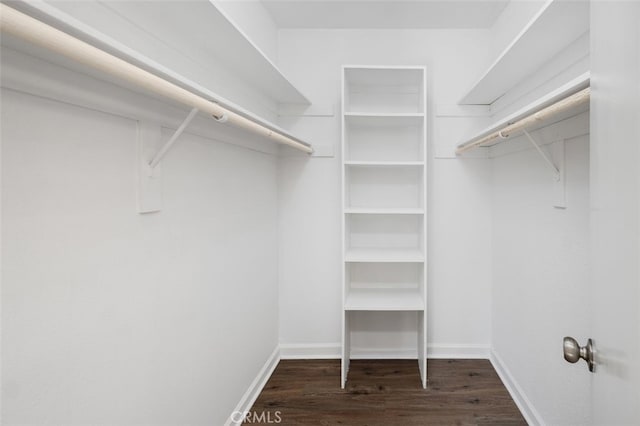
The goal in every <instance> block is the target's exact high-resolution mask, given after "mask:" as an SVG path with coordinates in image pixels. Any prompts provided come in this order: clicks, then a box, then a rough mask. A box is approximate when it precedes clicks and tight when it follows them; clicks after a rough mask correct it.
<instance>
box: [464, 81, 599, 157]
mask: <svg viewBox="0 0 640 426" xmlns="http://www.w3.org/2000/svg"><path fill="white" fill-rule="evenodd" d="M589 84H590V74H589V73H585V74H583V75H581V76H580V77H577V78H575V79H574V80H572V81H570V82H568V83H567V84H565V85H563V86H561V87H559V88H558V89H556V90H554V91H552V92H550V93H547V94H546V95H544V96H542V97H541V98H539V99H537V100H535V101H534V102H532V103H530V104H528V105H526V106H525V107H523V108H521V109H519V110H518V111H516V112H514V113H513V114H511V115H509V116H508V117H505V118H504V119H502V120H500V121H498V122H496V123H494V124H492V125H491V126H489V127H487V128H485V129H484V130H482V131H481V132H478V133H476V134H475V135H474V136H473V137H471V138H468V139H466V140H465V141H464V142H463V143H460V144H459V145H458V146H457V148H458V151H459V152H460V151H464V150H467V149H469V148H467V146H468V145H473V144H474V141H477V140H479V139H481V138H483V137H485V136H487V135H491V134H492V133H494V132H496V131H500V130H501V129H503V128H504V127H506V126H508V125H510V124H513V123H516V122H518V121H520V120H522V119H523V118H525V117H527V116H529V115H532V114H535V113H536V112H538V111H540V110H542V109H544V108H546V107H548V106H550V105H553V104H555V103H556V102H558V101H560V100H561V99H564V98H567V97H568V96H571V95H573V94H574V93H577V92H579V91H581V90H583V89H586V88H587V87H589ZM588 109H589V103H588V102H587V103H586V104H583V105H580V106H579V107H577V108H573V109H568V110H566V111H564V112H562V113H560V114H556V115H554V116H553V117H551V118H549V119H547V120H545V121H541V122H537V123H536V124H535V125H534V126H531V127H530V128H528V129H527V131H534V130H536V129H539V128H542V127H546V126H549V125H551V124H553V123H557V122H559V121H562V120H565V119H567V118H569V117H572V116H575V115H578V114H580V113H582V112H584V111H587V110H588ZM504 140H505V139H499V138H498V139H495V140H494V141H492V143H491V144H486V145H485V144H483V145H481V146H482V147H484V148H486V147H490V146H492V145H495V144H498V143H500V142H502V141H504Z"/></svg>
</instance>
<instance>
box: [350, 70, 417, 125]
mask: <svg viewBox="0 0 640 426" xmlns="http://www.w3.org/2000/svg"><path fill="white" fill-rule="evenodd" d="M424 86H425V81H424V68H421V67H407V68H398V67H395V68H391V67H390V68H383V67H371V68H368V67H344V97H343V100H344V110H343V111H344V113H345V115H348V114H352V113H356V114H381V115H386V114H395V113H398V114H411V113H422V112H424V108H425V97H424Z"/></svg>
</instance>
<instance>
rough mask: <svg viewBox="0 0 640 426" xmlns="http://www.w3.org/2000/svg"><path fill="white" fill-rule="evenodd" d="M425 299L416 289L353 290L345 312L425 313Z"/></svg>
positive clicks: (348, 296) (348, 295)
mask: <svg viewBox="0 0 640 426" xmlns="http://www.w3.org/2000/svg"><path fill="white" fill-rule="evenodd" d="M424 305H425V303H424V298H423V296H422V294H421V293H420V292H419V291H418V290H416V289H387V288H385V289H352V290H351V291H350V292H349V293H348V294H347V297H346V300H345V303H344V310H345V311H424V309H425V306H424Z"/></svg>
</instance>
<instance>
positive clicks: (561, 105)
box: [456, 87, 591, 155]
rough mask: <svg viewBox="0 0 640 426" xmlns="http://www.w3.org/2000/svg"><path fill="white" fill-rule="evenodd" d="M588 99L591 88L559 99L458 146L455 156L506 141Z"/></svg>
mask: <svg viewBox="0 0 640 426" xmlns="http://www.w3.org/2000/svg"><path fill="white" fill-rule="evenodd" d="M590 97H591V88H589V87H587V88H586V89H583V90H581V91H579V92H577V93H574V94H573V95H571V96H568V97H566V98H564V99H561V100H559V101H558V102H556V103H554V104H552V105H549V106H548V107H546V108H543V109H541V110H540V111H537V112H534V113H533V114H530V115H528V116H526V117H524V118H522V119H520V120H518V121H516V122H514V123H511V124H507V125H506V126H504V127H503V128H502V129H500V130H496V131H494V132H493V133H489V134H488V135H486V136H483V137H480V138H474V139H472V140H470V141H469V142H467V143H465V144H464V145H460V146H458V148H457V149H456V154H457V155H459V154H462V153H463V152H465V151H468V150H470V149H472V148H476V147H478V146H483V145H485V144H487V143H489V142H492V141H493V140H494V139H498V138H500V139H506V138H508V137H509V136H511V135H512V134H514V133H516V132H518V131H521V130H523V129H526V128H527V127H529V126H531V125H532V124H535V123H538V122H541V121H544V120H546V119H548V118H549V117H552V116H554V115H556V114H560V113H561V112H564V111H566V110H568V109H571V108H574V107H577V106H580V105H582V104H584V103H585V102H589V98H590Z"/></svg>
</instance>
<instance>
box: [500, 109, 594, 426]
mask: <svg viewBox="0 0 640 426" xmlns="http://www.w3.org/2000/svg"><path fill="white" fill-rule="evenodd" d="M580 123H588V121H586V122H585V121H584V120H583V121H580ZM576 131H578V132H582V133H584V129H582V130H580V129H576ZM541 141H543V139H541ZM547 142H548V141H547ZM515 143H517V142H515ZM565 156H566V157H565V161H566V168H565V171H566V172H565V173H566V197H567V208H566V209H555V208H553V202H554V188H553V179H552V175H551V172H550V171H549V169H548V168H547V167H546V165H545V164H544V162H543V159H542V158H541V157H540V155H539V154H538V153H537V152H535V151H534V150H532V149H527V150H525V151H521V152H519V153H515V154H510V155H506V156H502V157H498V158H496V159H494V160H492V163H493V178H492V187H493V203H492V211H493V226H492V229H493V233H492V239H493V303H492V319H493V333H492V346H493V351H494V354H495V355H497V357H498V359H499V361H501V362H502V365H503V366H504V367H505V368H506V370H508V371H509V373H510V374H511V379H513V380H514V381H515V383H517V385H518V386H519V388H520V390H521V391H522V394H521V396H522V397H523V399H524V400H525V401H526V402H528V403H529V404H530V407H531V408H532V409H533V410H534V411H533V421H535V422H536V423H537V422H540V423H543V424H549V425H585V424H589V415H590V413H589V396H590V394H589V380H590V377H589V374H588V373H587V371H586V367H585V366H584V365H582V363H581V364H579V365H569V364H567V362H566V361H565V360H564V359H563V357H562V339H563V337H564V336H574V337H575V338H576V339H578V340H579V341H580V342H584V341H586V339H587V338H588V337H589V331H590V321H589V318H590V315H589V302H590V293H589V285H588V280H589V267H588V261H589V141H588V136H580V137H577V138H573V139H568V140H567V141H566V145H565ZM536 417H537V418H536Z"/></svg>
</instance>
